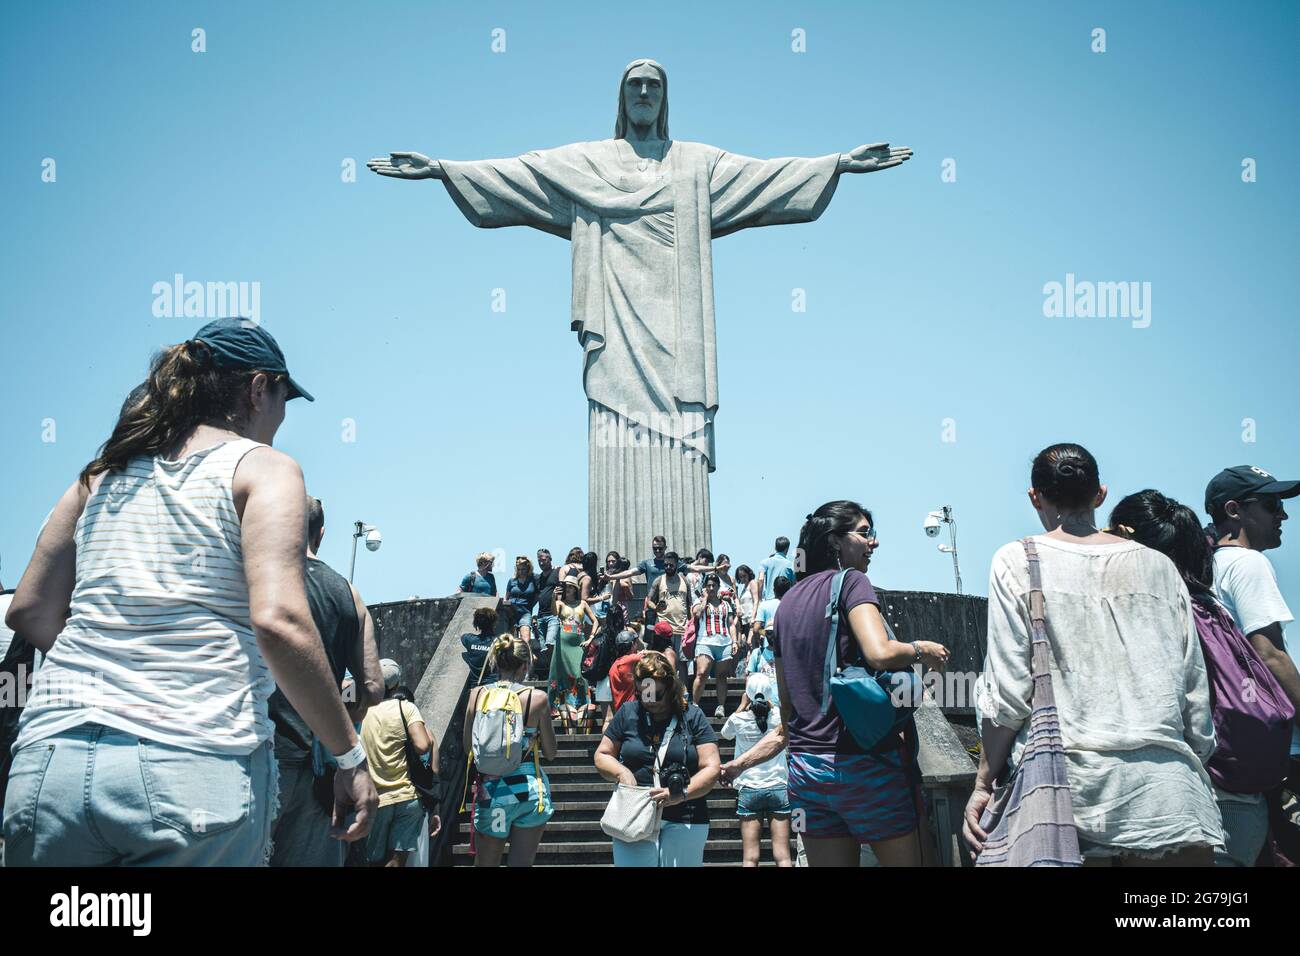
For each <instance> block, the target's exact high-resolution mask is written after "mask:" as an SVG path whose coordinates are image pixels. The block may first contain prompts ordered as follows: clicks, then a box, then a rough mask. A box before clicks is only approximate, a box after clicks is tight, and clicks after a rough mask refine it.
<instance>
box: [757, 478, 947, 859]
mask: <svg viewBox="0 0 1300 956" xmlns="http://www.w3.org/2000/svg"><path fill="white" fill-rule="evenodd" d="M877 547H878V542H877V539H876V534H875V530H874V527H873V522H872V518H871V513H870V512H869V511H867V510H866V509H865V508H863V507H862V506H861V505H860V504H858V503H856V502H853V501H830V502H827V503H826V504H824V505H822V506H821V507H820V508H818V509H817V510H816V511H815V512H813V513H812V514H810V515H809V516H808V519H807V522H806V523H805V524H804V526H803V529H802V531H801V532H800V534H799V555H800V558H801V561H800V562H797V567H798V568H799V570H798V571H797V575H798V581H797V582H796V584H795V585H794V586H793V587H791V588H790V590H789V591H787V592H786V595H785V597H784V598H783V599H782V600H781V606H780V607H779V608H778V609H777V612H776V618H775V620H774V622H773V628H772V634H771V636H770V640H771V645H772V651H773V654H774V657H775V663H776V676H777V684H778V687H779V696H780V700H781V718H782V727H783V729H784V733H785V735H786V738H787V743H788V747H789V751H790V758H789V797H790V806H791V808H792V811H793V813H794V815H795V820H796V822H797V823H800V824H801V826H800V829H801V832H802V836H803V843H804V848H805V850H806V852H807V856H808V864H809V865H810V866H857V865H858V860H859V852H860V850H859V848H860V846H861V845H862V844H864V843H866V844H870V846H871V849H872V851H873V852H874V853H875V855H876V857H877V859H878V860H879V861H880V862H881V864H883V865H885V866H918V865H920V863H921V861H922V853H921V841H920V837H919V827H920V822H921V819H920V818H921V812H922V803H921V796H920V774H919V771H918V770H917V768H916V761H915V749H914V748H915V735H914V733H913V729H912V721H911V710H912V709H913V707H914V705H915V703H919V700H918V699H917V698H916V697H915V696H914V695H913V693H912V692H914V691H916V690H917V687H916V683H917V681H916V678H915V674H914V673H912V672H911V670H910V669H911V668H912V667H913V665H915V664H916V663H917V662H920V663H922V664H924V665H925V666H927V667H930V668H933V669H935V670H942V669H943V668H944V666H945V664H946V663H947V660H948V650H947V648H945V647H944V646H943V645H942V644H936V643H935V642H933V641H912V642H911V643H902V642H900V641H896V640H893V639H892V636H891V635H890V633H889V631H888V628H887V626H886V624H885V621H884V618H883V617H881V614H880V608H879V599H878V598H877V597H876V592H875V589H874V588H873V587H872V586H871V581H870V580H869V579H868V578H867V575H866V573H865V572H866V569H867V565H868V564H869V563H870V561H871V555H872V552H874V551H875V549H876V548H877ZM900 687H901V689H903V690H905V691H907V693H903V694H897V693H894V691H895V690H896V689H899V688H900ZM909 705H911V706H909ZM800 818H801V819H800Z"/></svg>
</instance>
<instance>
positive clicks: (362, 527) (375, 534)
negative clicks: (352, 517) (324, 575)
mask: <svg viewBox="0 0 1300 956" xmlns="http://www.w3.org/2000/svg"><path fill="white" fill-rule="evenodd" d="M354 527H355V528H356V530H355V531H353V532H352V563H351V565H349V566H348V583H349V584H351V583H352V576H353V575H354V574H356V571H357V541H359V540H360V539H361V538H362V536H364V537H365V539H366V550H367V551H378V550H379V546H380V545H381V544H383V543H384V536H383V535H382V534H380V533H379V529H378V528H376V527H375V526H374V525H372V524H366V523H365V522H364V521H358V522H356V524H355V525H354Z"/></svg>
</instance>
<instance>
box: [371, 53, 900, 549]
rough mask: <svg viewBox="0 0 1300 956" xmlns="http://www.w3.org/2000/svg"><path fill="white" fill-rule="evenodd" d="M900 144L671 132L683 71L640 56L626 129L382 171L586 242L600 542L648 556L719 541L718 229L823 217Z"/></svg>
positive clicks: (385, 164)
mask: <svg viewBox="0 0 1300 956" xmlns="http://www.w3.org/2000/svg"><path fill="white" fill-rule="evenodd" d="M911 155H912V151H911V150H910V149H905V148H894V149H891V148H890V147H889V145H888V144H887V143H874V144H872V145H870V146H859V147H858V148H857V149H855V150H853V151H852V152H849V153H831V154H830V155H828V156H821V157H817V158H814V159H803V158H791V159H751V158H749V157H747V156H737V155H736V154H735V153H728V152H724V151H723V150H721V149H718V148H716V147H714V146H706V145H704V144H703V143H687V142H681V141H679V140H671V139H669V138H668V74H667V73H666V72H665V71H664V68H663V67H662V66H660V65H659V64H658V63H656V62H655V61H654V60H636V61H634V62H633V63H631V64H630V65H629V66H628V67H627V69H625V70H624V71H623V77H622V79H621V80H620V82H619V87H618V119H617V120H616V121H615V124H614V138H613V139H605V140H598V141H596V142H590V143H573V144H572V145H569V146H559V147H556V148H555V149H544V150H536V151H534V152H530V153H525V154H524V155H522V156H519V157H516V158H514V159H483V160H473V161H466V162H452V161H450V160H433V159H430V158H429V157H427V156H424V155H421V154H420V153H392V154H390V155H389V156H388V157H387V158H377V159H372V160H370V162H369V163H367V165H368V166H369V167H370V169H372V170H373V171H374V172H376V173H378V174H380V175H381V176H392V177H394V178H397V179H441V180H442V181H443V183H444V184H445V185H446V187H447V192H448V193H450V194H451V198H452V200H453V201H454V202H455V203H456V206H457V208H458V209H460V211H461V212H462V213H464V215H465V218H466V219H468V220H469V221H470V222H471V223H473V224H474V225H476V226H480V227H482V228H485V229H496V228H499V227H501V226H532V227H533V228H534V229H540V230H542V231H543V232H549V233H551V234H553V235H556V236H560V237H561V238H564V239H568V240H569V241H570V243H571V244H572V248H573V306H572V315H573V321H572V328H573V330H574V331H575V332H577V333H578V341H579V343H580V344H581V345H582V348H583V350H584V363H583V385H584V387H585V390H586V393H587V400H588V406H589V413H588V415H589V442H590V447H589V456H588V463H589V473H588V481H589V512H588V534H589V538H590V546H591V548H592V550H595V551H597V552H599V553H601V554H604V553H606V552H608V551H611V550H616V551H618V552H619V553H620V554H623V555H634V554H638V553H639V552H640V551H641V550H642V549H643V548H645V546H646V544H647V542H649V540H650V539H651V537H653V536H654V535H656V534H663V535H664V536H665V537H667V539H668V544H669V547H670V548H671V549H673V550H676V551H679V552H681V553H682V554H683V555H687V554H690V555H693V554H694V552H695V550H696V549H698V548H701V547H708V548H711V547H712V541H711V538H712V530H711V527H710V519H709V473H710V472H712V471H713V470H714V468H715V467H716V457H715V455H714V447H713V417H714V414H715V413H716V412H717V410H718V362H717V336H716V332H715V330H714V318H713V259H712V249H711V240H713V239H715V238H717V237H719V236H725V235H728V234H730V233H733V232H736V231H737V230H740V229H746V228H749V227H750V226H775V225H780V224H782V223H793V222H812V221H813V220H814V219H816V218H817V217H818V216H820V215H821V214H822V210H824V209H825V208H826V206H827V204H828V203H829V202H830V200H831V196H832V195H833V194H834V192H835V185H836V183H837V182H838V181H839V175H840V173H870V172H875V171H876V170H879V169H888V168H890V167H891V166H897V165H899V164H901V163H903V162H904V161H905V160H907V159H910V158H911Z"/></svg>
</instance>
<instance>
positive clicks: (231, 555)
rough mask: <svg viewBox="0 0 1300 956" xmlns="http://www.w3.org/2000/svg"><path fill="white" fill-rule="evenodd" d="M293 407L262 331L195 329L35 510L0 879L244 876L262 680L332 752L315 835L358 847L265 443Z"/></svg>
mask: <svg viewBox="0 0 1300 956" xmlns="http://www.w3.org/2000/svg"><path fill="white" fill-rule="evenodd" d="M299 396H301V397H304V398H307V399H309V400H310V398H311V396H309V395H307V394H306V393H305V392H304V391H303V390H302V389H301V388H299V387H298V386H297V384H296V383H295V382H294V381H293V379H292V378H290V377H289V372H288V369H287V368H286V366H285V362H284V354H283V353H282V352H281V351H280V348H279V346H278V345H277V344H276V342H275V340H274V339H273V338H272V337H271V336H270V335H269V334H268V333H267V332H266V331H265V330H263V329H261V328H260V327H258V326H256V325H254V324H253V323H251V322H244V321H241V320H238V319H222V320H218V321H216V322H212V323H209V324H208V325H206V326H204V327H203V328H202V329H200V330H199V332H198V334H197V335H196V336H195V337H194V338H193V339H191V340H189V341H186V342H182V343H180V344H179V345H174V346H171V347H170V348H167V349H165V350H163V351H162V352H161V353H160V354H159V355H158V356H156V357H155V359H154V362H153V365H152V367H151V370H150V373H149V377H148V379H147V380H146V382H145V383H144V384H143V385H142V386H140V387H139V388H137V389H136V391H135V392H133V393H132V395H131V398H129V399H128V400H127V403H126V404H125V405H124V406H123V408H122V411H121V414H120V416H119V418H118V421H117V425H116V427H115V428H114V429H113V433H112V435H111V436H110V438H109V440H108V441H107V442H106V443H105V444H104V446H103V448H101V449H100V453H99V456H98V457H97V458H96V459H95V460H94V461H92V462H91V463H90V464H89V465H87V466H86V468H85V470H84V471H83V472H82V473H81V477H80V478H79V480H78V481H76V482H75V483H74V484H73V485H72V487H70V488H69V489H68V490H67V491H66V492H65V493H64V495H63V497H62V498H61V499H60V500H59V503H58V504H57V505H56V506H55V508H54V511H53V512H52V513H51V515H50V518H49V520H48V522H47V524H46V526H45V528H44V529H43V530H42V532H41V535H40V538H39V540H38V541H37V544H36V551H35V554H34V555H33V556H32V560H31V563H30V564H29V565H28V567H27V571H26V573H25V574H24V575H23V578H22V581H21V582H20V583H19V585H18V590H17V593H16V594H15V595H14V599H13V603H12V605H11V608H10V610H9V614H8V617H7V620H8V622H9V624H10V626H12V627H13V628H14V629H15V630H16V631H18V632H20V633H21V634H22V635H23V636H24V637H25V638H26V639H27V640H29V641H30V642H31V643H32V644H34V645H36V647H38V648H39V649H40V650H42V651H43V652H45V654H46V657H45V662H44V664H43V665H42V666H41V668H40V670H39V671H38V672H37V674H36V676H35V679H34V681H33V683H32V689H31V693H30V695H29V696H28V701H27V706H26V709H25V710H24V711H23V714H22V718H21V721H20V724H19V732H18V740H17V742H16V744H15V753H14V761H13V768H12V771H11V774H10V780H9V788H8V793H7V794H6V799H5V806H4V833H5V849H6V863H7V864H8V865H9V866H15V865H33V864H35V865H63V866H87V865H124V864H125V865H132V864H138V865H230V866H251V865H260V864H264V863H265V862H266V860H267V858H268V856H269V853H270V834H271V826H272V823H273V818H274V816H275V813H276V803H277V791H278V785H277V779H276V763H275V758H274V755H273V753H272V743H271V739H272V736H273V733H274V731H273V725H272V723H271V721H270V719H269V717H268V714H267V698H268V697H269V696H270V695H271V692H272V691H273V690H274V689H275V685H276V683H277V682H278V683H279V686H280V687H281V689H283V690H284V692H285V694H286V695H287V696H288V697H289V700H290V702H291V703H292V704H293V706H294V708H295V709H296V710H297V711H298V713H299V714H301V715H302V717H303V719H304V720H306V722H307V724H308V725H309V726H310V727H311V729H312V730H313V731H314V732H315V733H316V734H317V735H318V736H319V737H320V739H321V741H322V743H323V744H324V745H325V746H327V747H329V748H330V752H331V753H333V754H337V755H339V765H340V768H341V769H340V771H339V773H338V774H337V776H336V778H335V806H334V821H333V823H334V826H333V828H332V831H331V832H332V833H333V835H335V836H336V837H338V838H340V839H343V840H347V841H352V840H357V839H360V838H362V837H364V836H366V834H367V833H368V831H369V828H370V821H371V818H372V816H373V814H374V812H375V808H376V805H377V798H376V795H375V788H374V784H373V782H372V781H371V778H370V774H369V770H368V768H367V766H366V764H365V753H364V751H363V750H362V749H361V746H360V743H359V742H358V740H357V736H356V733H355V731H354V730H353V727H352V722H351V721H350V719H349V718H348V715H347V712H346V710H344V707H343V703H342V700H341V699H340V696H339V693H338V690H337V688H336V687H335V685H334V683H333V677H332V675H331V673H330V670H329V667H328V664H327V662H326V658H325V652H324V648H323V646H322V644H321V639H320V636H319V635H318V634H317V633H316V628H315V625H314V624H313V622H312V617H311V613H310V611H309V609H308V605H307V596H306V590H305V585H304V578H303V575H304V568H303V565H304V558H303V555H304V553H305V541H306V539H305V535H306V492H305V490H304V487H303V478H302V471H301V470H300V469H299V467H298V465H297V463H296V462H295V461H294V460H293V459H292V458H290V457H289V456H288V455H286V454H284V453H283V452H279V451H275V450H274V449H272V448H271V447H270V444H271V442H272V440H273V439H274V437H275V433H276V431H277V429H278V428H279V426H280V424H281V422H283V421H284V411H285V403H286V402H287V401H288V400H289V399H292V398H297V397H299ZM353 810H355V811H356V819H355V820H354V821H353V822H352V823H351V825H350V826H348V827H347V828H346V829H345V828H344V827H342V826H341V825H340V824H342V823H343V822H344V817H345V816H346V815H347V814H348V813H350V812H351V811H353Z"/></svg>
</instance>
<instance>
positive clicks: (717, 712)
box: [713, 704, 727, 717]
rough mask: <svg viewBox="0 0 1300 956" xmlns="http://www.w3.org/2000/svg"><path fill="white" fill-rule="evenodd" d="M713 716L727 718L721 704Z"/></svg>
mask: <svg viewBox="0 0 1300 956" xmlns="http://www.w3.org/2000/svg"><path fill="white" fill-rule="evenodd" d="M713 716H714V717H725V716H727V712H726V711H724V710H723V709H722V705H721V704H719V705H718V709H717V710H715V711H714V712H713Z"/></svg>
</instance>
